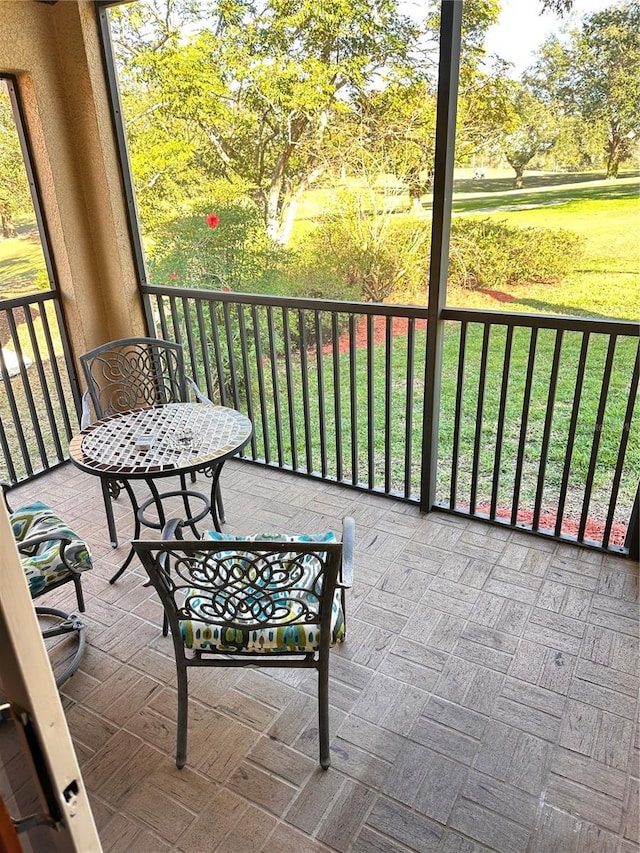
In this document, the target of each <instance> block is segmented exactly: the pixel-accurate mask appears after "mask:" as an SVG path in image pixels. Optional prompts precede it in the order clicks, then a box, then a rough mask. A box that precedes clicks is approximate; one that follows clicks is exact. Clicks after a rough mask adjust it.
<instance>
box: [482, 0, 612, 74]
mask: <svg viewBox="0 0 640 853" xmlns="http://www.w3.org/2000/svg"><path fill="white" fill-rule="evenodd" d="M614 4H615V0H575V2H574V12H573V15H574V16H576V17H577V20H579V19H580V18H581V17H582V15H584V14H586V13H590V12H599V11H600V10H602V9H606V8H607V7H608V6H612V5H614ZM540 9H541V3H540V2H539V0H502V12H501V14H500V20H499V22H498V24H496V25H495V26H493V27H491V28H490V29H489V31H488V32H487V39H486V42H485V46H486V48H487V53H488V54H492V53H495V54H498V56H501V57H502V58H503V59H506V60H508V61H509V62H512V63H513V64H514V69H513V74H514V76H515V77H519V76H520V74H521V73H522V71H524V69H525V68H526V67H527V66H528V65H531V54H532V53H533V51H535V50H536V48H537V47H538V46H539V45H540V44H542V42H543V41H544V40H545V39H546V38H547V36H549V35H551V34H552V33H555V32H559V30H560V27H562V26H563V24H564V23H565V22H566V21H567V20H568V19H567V18H566V17H565V18H564V20H563V19H561V18H558V17H557V15H553V14H551V13H550V12H545V14H544V15H541V14H540Z"/></svg>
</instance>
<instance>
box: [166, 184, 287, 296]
mask: <svg viewBox="0 0 640 853" xmlns="http://www.w3.org/2000/svg"><path fill="white" fill-rule="evenodd" d="M152 242H153V246H152V250H151V252H150V255H151V257H150V261H149V268H150V273H151V280H152V282H153V283H154V284H173V285H176V286H177V287H195V288H201V289H207V290H235V291H241V292H242V291H244V292H253V291H256V290H259V291H260V290H262V291H263V292H265V291H266V290H267V286H265V281H266V282H268V281H269V278H270V277H272V276H273V273H274V270H276V269H277V267H278V263H279V248H278V247H277V246H275V245H274V244H273V243H272V242H271V241H270V240H269V238H268V237H267V234H266V230H265V227H264V222H263V219H262V215H261V213H260V211H259V209H258V208H257V206H256V205H255V204H253V203H252V202H251V201H250V200H248V199H246V198H244V199H223V200H217V201H215V200H212V201H209V202H207V203H200V204H198V205H197V206H195V207H194V209H193V210H192V211H190V212H189V213H188V214H186V215H183V216H180V217H178V218H176V219H174V220H173V221H171V222H168V223H165V224H164V225H163V226H161V227H160V228H159V229H157V231H156V233H155V234H154V235H153V241H152Z"/></svg>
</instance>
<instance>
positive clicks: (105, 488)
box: [100, 477, 118, 548]
mask: <svg viewBox="0 0 640 853" xmlns="http://www.w3.org/2000/svg"><path fill="white" fill-rule="evenodd" d="M100 485H101V486H102V498H103V500H104V511H105V514H106V516H107V527H108V529H109V539H110V540H111V547H112V548H117V547H118V534H117V532H116V522H115V519H114V517H113V507H112V506H111V495H110V493H109V481H108V480H105V479H104V477H100Z"/></svg>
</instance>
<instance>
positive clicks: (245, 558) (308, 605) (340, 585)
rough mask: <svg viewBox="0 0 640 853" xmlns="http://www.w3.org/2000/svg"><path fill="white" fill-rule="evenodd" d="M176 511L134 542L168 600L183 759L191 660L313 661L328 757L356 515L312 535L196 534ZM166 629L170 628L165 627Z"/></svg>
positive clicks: (215, 663) (325, 760)
mask: <svg viewBox="0 0 640 853" xmlns="http://www.w3.org/2000/svg"><path fill="white" fill-rule="evenodd" d="M179 525H180V521H179V519H172V520H171V521H169V522H168V523H167V525H166V526H165V529H164V531H163V537H162V541H161V542H158V541H155V542H143V541H138V542H134V548H135V549H136V552H137V554H138V556H139V557H140V560H141V561H142V564H143V565H144V567H145V569H146V571H147V574H148V575H149V578H150V582H151V584H152V585H153V586H154V587H155V589H156V590H157V592H158V595H159V596H160V600H161V601H162V604H163V606H164V610H165V614H166V616H167V619H168V623H169V627H170V629H171V636H172V639H173V647H174V652H175V659H176V671H177V685H178V724H177V747H176V766H177V767H183V766H184V764H185V762H186V758H187V718H188V685H187V671H188V669H189V668H190V667H202V666H204V667H206V666H211V667H225V666H233V667H238V666H250V665H255V666H271V667H310V668H314V669H316V670H317V672H318V720H319V742H320V744H319V745H320V764H321V766H322V767H323V768H324V769H326V768H327V767H329V765H330V762H331V758H330V753H329V650H330V648H331V646H334V645H336V644H337V643H341V642H342V641H343V640H344V638H345V590H346V589H347V588H348V587H350V586H351V585H352V582H353V552H354V537H355V524H354V521H353V519H352V518H345V519H344V520H343V532H342V541H341V542H340V541H338V540H337V539H336V537H335V535H334V534H333V533H326V534H315V535H307V536H285V535H279V534H263V535H256V536H235V535H233V534H221V533H214V532H210V533H207V534H206V535H205V538H204V539H202V540H195V541H186V540H182V539H176V538H175V537H176V536H181V532H180V526H179ZM163 633H164V634H166V629H165V630H163Z"/></svg>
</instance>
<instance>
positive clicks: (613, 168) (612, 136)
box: [607, 122, 623, 179]
mask: <svg viewBox="0 0 640 853" xmlns="http://www.w3.org/2000/svg"><path fill="white" fill-rule="evenodd" d="M622 148H623V146H622V138H621V136H620V132H619V130H618V127H617V122H611V127H610V131H609V139H608V140H607V179H613V178H617V177H618V168H619V166H620V160H621V157H622Z"/></svg>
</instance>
